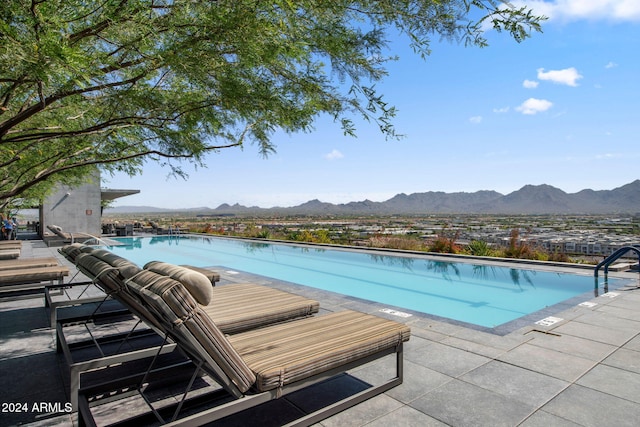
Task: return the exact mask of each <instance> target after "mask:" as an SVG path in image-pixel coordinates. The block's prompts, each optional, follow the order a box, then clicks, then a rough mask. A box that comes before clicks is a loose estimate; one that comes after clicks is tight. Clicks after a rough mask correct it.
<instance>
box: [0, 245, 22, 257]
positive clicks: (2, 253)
mask: <svg viewBox="0 0 640 427" xmlns="http://www.w3.org/2000/svg"><path fill="white" fill-rule="evenodd" d="M19 256H20V249H19V248H15V247H11V246H8V247H6V248H5V247H0V260H5V259H16V258H18V257H19Z"/></svg>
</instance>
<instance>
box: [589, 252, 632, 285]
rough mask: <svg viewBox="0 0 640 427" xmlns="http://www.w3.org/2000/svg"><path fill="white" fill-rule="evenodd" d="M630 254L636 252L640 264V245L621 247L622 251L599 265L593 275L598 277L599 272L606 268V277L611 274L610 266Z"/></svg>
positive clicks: (613, 254)
mask: <svg viewBox="0 0 640 427" xmlns="http://www.w3.org/2000/svg"><path fill="white" fill-rule="evenodd" d="M628 252H635V253H636V255H638V263H639V264H640V245H627V246H623V247H621V248H620V249H618V250H617V251H615V252H614V253H612V254H611V255H609V256H608V257H606V258H605V259H604V260H603V261H601V262H600V263H599V264H598V265H596V268H595V270H594V271H593V275H594V276H595V277H598V271H600V269H601V268H602V267H604V275H605V277H606V275H607V274H608V273H609V266H610V265H611V264H613V263H614V262H615V261H617V260H618V259H619V258H620V257H622V256H623V255H625V254H627V253H628Z"/></svg>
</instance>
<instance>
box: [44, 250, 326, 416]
mask: <svg viewBox="0 0 640 427" xmlns="http://www.w3.org/2000/svg"><path fill="white" fill-rule="evenodd" d="M61 252H65V253H66V254H67V256H68V257H69V258H71V259H73V260H74V261H75V262H76V263H77V266H78V268H79V269H80V270H81V271H83V272H84V273H85V274H86V275H88V276H89V277H94V278H95V279H94V280H95V282H96V283H97V284H98V285H99V286H100V287H101V288H103V289H104V291H105V295H109V296H110V297H113V298H114V299H116V300H118V301H120V302H121V303H122V304H123V306H124V307H126V308H127V309H128V310H129V312H131V313H133V314H135V315H136V316H137V317H138V318H139V319H141V320H142V321H144V322H145V323H147V325H149V326H150V329H147V330H137V331H136V332H135V333H134V330H135V329H136V327H137V326H138V325H137V324H135V325H134V326H133V328H132V329H131V330H130V331H128V332H126V333H120V334H116V335H110V336H108V337H106V338H105V339H104V341H107V342H108V343H113V342H117V341H118V339H123V340H125V341H126V340H129V341H130V342H129V343H127V344H126V346H124V347H122V346H118V347H117V349H116V351H115V352H112V353H110V354H109V355H106V354H105V352H103V351H102V349H101V342H100V341H99V340H96V339H91V340H90V341H82V342H69V341H68V340H67V339H66V337H65V326H67V325H69V324H75V323H78V320H80V323H81V322H82V321H85V323H84V326H85V328H87V330H88V325H87V322H86V320H87V319H86V317H82V318H80V319H77V318H71V319H65V320H64V321H58V322H56V325H55V327H56V336H57V343H58V349H59V351H62V352H63V353H64V355H65V358H66V360H67V363H68V366H69V371H70V376H71V381H70V384H71V403H72V405H73V406H74V408H75V406H76V398H77V390H78V389H79V386H80V380H81V375H82V374H84V373H88V372H91V371H94V370H97V369H101V368H103V367H105V366H109V365H112V364H116V363H123V362H128V361H133V360H138V359H141V358H145V357H151V356H153V355H154V354H155V353H156V351H157V349H158V346H160V345H161V344H162V339H161V337H160V336H159V335H157V334H158V333H159V332H161V325H160V324H158V323H157V322H156V321H155V317H154V316H153V315H152V314H150V313H149V312H148V310H147V308H146V306H144V305H142V304H140V302H139V299H138V298H137V297H136V296H134V295H132V294H131V293H130V292H129V290H128V288H127V287H126V286H125V283H126V281H127V280H131V279H132V278H134V277H135V278H139V279H140V280H146V281H158V280H162V279H164V278H168V277H173V278H175V279H177V280H180V281H181V282H180V283H183V284H184V285H185V286H187V287H188V288H189V289H190V290H191V291H192V292H193V293H194V294H195V295H196V296H197V300H198V302H199V303H201V304H203V306H204V309H205V310H206V311H207V312H210V313H213V316H212V317H213V319H214V321H215V322H216V324H218V325H219V328H220V329H221V330H222V331H224V332H225V333H237V332H240V331H246V330H249V329H252V328H258V327H262V326H265V325H270V324H273V323H277V322H284V321H288V320H291V319H296V318H300V317H306V316H311V315H312V314H314V313H317V312H318V309H319V304H318V302H317V301H314V300H311V299H308V298H304V297H301V296H299V295H294V294H291V293H288V292H284V291H280V290H277V289H272V288H268V287H265V286H259V285H255V284H230V285H225V286H216V287H213V286H212V283H211V280H210V279H209V278H207V277H206V276H204V275H203V274H201V273H199V272H197V271H194V270H189V269H187V268H185V267H180V266H175V265H172V264H168V263H164V262H151V263H148V264H147V265H146V266H145V269H144V270H141V269H140V268H138V267H137V266H135V265H134V264H132V263H131V262H130V261H128V260H126V259H125V258H122V257H119V256H117V255H115V254H113V253H112V252H109V251H106V250H102V249H87V247H83V246H81V245H75V246H73V247H65V248H63V250H62V251H61ZM119 314H122V312H121V311H120V312H119ZM153 337H155V338H156V339H155V341H154V340H153V339H150V338H153ZM133 339H135V340H136V341H138V342H140V341H144V343H145V344H146V346H145V347H140V346H138V345H137V343H132V342H131V341H132V340H133ZM130 346H132V347H133V348H135V350H134V351H125V349H127V348H130ZM90 347H93V348H94V351H93V353H92V354H93V355H94V356H93V357H89V358H87V357H86V356H85V357H84V358H83V359H82V360H79V359H77V358H76V357H74V352H75V351H77V350H80V349H82V350H83V351H85V354H86V350H87V348H90ZM174 348H175V345H174V344H169V345H165V346H164V349H163V352H165V353H167V352H170V351H172V350H173V349H174ZM121 350H122V351H121Z"/></svg>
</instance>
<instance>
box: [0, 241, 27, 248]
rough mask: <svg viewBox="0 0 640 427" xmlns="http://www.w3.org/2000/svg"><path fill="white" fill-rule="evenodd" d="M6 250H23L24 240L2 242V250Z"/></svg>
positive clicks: (0, 242) (0, 243)
mask: <svg viewBox="0 0 640 427" xmlns="http://www.w3.org/2000/svg"><path fill="white" fill-rule="evenodd" d="M4 248H17V249H20V248H22V240H0V249H4Z"/></svg>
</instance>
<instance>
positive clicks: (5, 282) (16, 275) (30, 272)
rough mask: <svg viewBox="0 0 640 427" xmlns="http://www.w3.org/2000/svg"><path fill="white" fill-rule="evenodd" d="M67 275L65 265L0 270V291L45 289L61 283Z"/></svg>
mask: <svg viewBox="0 0 640 427" xmlns="http://www.w3.org/2000/svg"><path fill="white" fill-rule="evenodd" d="M68 275H69V269H68V268H67V267H64V266H61V265H56V266H47V267H33V268H26V269H25V268H15V269H11V270H1V271H0V292H2V293H4V292H15V291H23V290H33V289H45V287H46V286H47V283H45V282H48V284H49V285H54V284H55V282H57V285H62V284H63V282H64V278H65V277H66V276H68Z"/></svg>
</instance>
